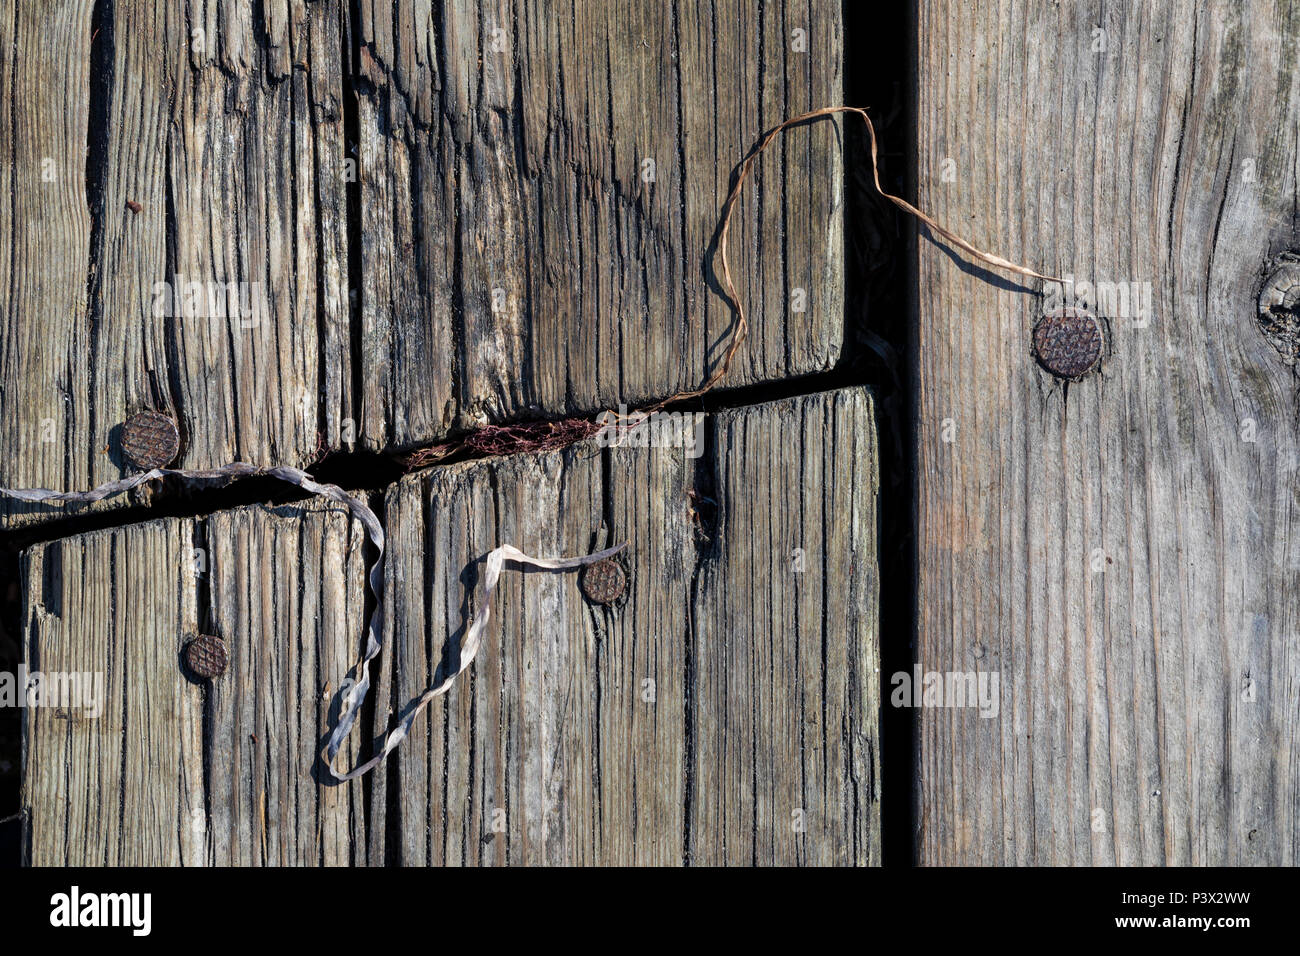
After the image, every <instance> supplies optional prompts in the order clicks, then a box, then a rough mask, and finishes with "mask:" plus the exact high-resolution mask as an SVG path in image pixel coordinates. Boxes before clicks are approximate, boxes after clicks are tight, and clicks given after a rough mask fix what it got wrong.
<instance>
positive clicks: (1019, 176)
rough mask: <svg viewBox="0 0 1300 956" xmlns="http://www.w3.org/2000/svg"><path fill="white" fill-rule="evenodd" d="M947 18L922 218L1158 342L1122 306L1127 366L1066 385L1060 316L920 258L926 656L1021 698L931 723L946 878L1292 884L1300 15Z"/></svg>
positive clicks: (934, 38) (924, 100) (1297, 730)
mask: <svg viewBox="0 0 1300 956" xmlns="http://www.w3.org/2000/svg"><path fill="white" fill-rule="evenodd" d="M918 18H919V19H918V31H917V32H918V36H919V38H920V41H919V60H918V65H917V76H918V79H919V89H918V93H919V96H918V121H919V128H918V137H917V143H918V155H917V162H918V167H917V169H918V182H919V188H918V195H919V201H920V205H921V206H922V207H923V208H925V209H926V210H928V211H930V212H932V213H933V214H934V215H935V216H936V218H938V219H939V220H940V221H942V222H945V223H950V224H958V223H968V224H969V225H967V226H965V227H963V230H962V231H963V232H966V233H968V234H969V237H970V238H971V239H972V240H973V241H975V242H976V243H977V244H978V245H980V246H982V247H983V248H988V249H995V250H997V251H999V252H1001V253H1003V254H1005V255H1007V256H1008V257H1010V258H1012V259H1015V260H1018V261H1021V262H1024V263H1026V264H1028V265H1030V266H1032V267H1034V268H1037V269H1040V270H1043V271H1046V272H1050V273H1053V274H1057V275H1065V274H1070V275H1073V276H1074V277H1076V279H1086V280H1088V281H1089V282H1093V283H1096V282H1125V283H1127V282H1138V283H1150V289H1151V298H1150V300H1149V305H1150V314H1149V318H1148V320H1147V321H1145V322H1144V321H1143V318H1142V316H1140V315H1137V316H1135V315H1132V314H1131V313H1134V312H1137V311H1138V310H1135V309H1132V308H1131V307H1130V309H1129V310H1128V312H1129V313H1130V314H1129V315H1125V314H1124V312H1125V310H1124V309H1123V307H1122V305H1119V304H1117V303H1113V302H1111V303H1099V304H1097V305H1096V306H1095V308H1096V311H1097V312H1098V313H1099V314H1100V315H1102V316H1103V317H1105V318H1106V319H1107V322H1108V327H1109V338H1110V342H1109V354H1108V355H1107V357H1106V358H1105V360H1104V362H1103V365H1102V367H1101V370H1100V372H1098V373H1096V374H1094V375H1092V376H1090V377H1088V378H1086V379H1085V380H1083V381H1082V382H1078V383H1075V384H1071V385H1069V386H1066V385H1064V384H1062V383H1061V382H1059V381H1057V380H1055V379H1053V378H1052V377H1051V376H1049V375H1048V374H1047V373H1046V372H1044V371H1042V370H1041V369H1039V368H1038V366H1037V365H1036V364H1035V362H1034V360H1033V359H1032V357H1031V355H1030V353H1029V342H1030V330H1031V328H1032V325H1033V322H1034V321H1035V318H1036V316H1037V314H1038V309H1039V307H1040V302H1039V300H1038V299H1037V298H1036V297H1035V295H1033V294H1031V293H1030V292H1027V291H1024V290H1021V289H1018V288H1015V287H1014V284H1013V283H1007V282H1005V281H1002V280H1000V279H996V280H995V279H991V278H990V277H987V276H981V275H976V274H973V273H972V271H971V270H969V269H963V268H960V267H959V266H958V264H956V263H955V262H954V260H953V258H952V257H950V256H949V255H948V254H946V253H945V252H944V251H943V250H941V249H939V248H936V247H935V246H934V245H932V244H930V243H928V242H922V245H921V251H920V331H919V341H918V352H917V354H918V356H919V375H920V380H919V389H920V393H919V409H918V411H919V418H920V421H919V429H918V463H919V479H918V482H919V502H918V508H919V535H920V537H919V593H918V601H917V604H918V615H919V625H918V626H919V647H918V655H919V659H920V663H921V666H922V667H923V668H925V669H927V670H935V671H951V670H960V671H968V670H974V669H980V670H993V671H997V672H1000V675H1001V683H1002V694H1001V712H1000V715H999V717H998V719H995V720H988V719H981V718H980V717H979V716H978V715H977V713H976V712H975V711H974V710H969V709H967V710H955V709H924V710H922V711H921V714H920V738H919V741H920V744H919V745H920V765H919V767H920V769H919V776H920V795H919V803H920V807H919V810H920V813H919V832H918V834H917V839H918V852H919V859H920V860H921V862H923V863H928V864H957V863H960V864H998V863H1015V864H1120V865H1138V864H1141V865H1160V864H1180V865H1182V864H1196V865H1201V864H1230V865H1236V864H1271V865H1294V864H1295V863H1296V862H1297V858H1298V856H1300V854H1298V853H1297V848H1298V846H1300V828H1298V827H1297V822H1296V813H1295V805H1296V794H1297V792H1300V753H1298V752H1297V748H1298V747H1300V744H1298V743H1297V741H1300V726H1298V724H1300V713H1298V712H1297V709H1296V706H1295V687H1296V683H1297V680H1300V655H1297V654H1296V652H1295V650H1294V647H1295V632H1296V626H1297V618H1298V617H1300V614H1298V611H1300V605H1298V603H1297V601H1298V600H1300V598H1298V595H1300V590H1298V589H1297V587H1296V583H1297V582H1296V570H1295V569H1296V567H1297V564H1298V563H1300V550H1298V549H1300V544H1298V543H1297V538H1296V536H1295V535H1294V533H1293V531H1294V523H1295V521H1296V516H1297V512H1298V509H1300V499H1298V498H1297V494H1296V489H1297V487H1300V482H1298V481H1297V478H1298V477H1300V476H1298V475H1297V464H1296V463H1297V462H1298V461H1300V455H1298V452H1300V448H1298V447H1297V434H1296V427H1295V422H1296V407H1297V405H1296V380H1295V376H1294V374H1293V372H1292V370H1291V369H1290V368H1289V367H1287V366H1286V365H1284V364H1283V363H1282V362H1281V360H1280V358H1279V356H1278V354H1277V353H1276V352H1275V351H1274V350H1273V349H1272V348H1271V347H1270V345H1269V344H1268V343H1267V341H1266V340H1265V339H1264V337H1263V336H1262V335H1261V333H1260V331H1259V329H1258V327H1257V324H1256V322H1255V318H1254V316H1255V295H1256V293H1257V291H1258V289H1259V284H1260V280H1261V277H1262V270H1263V268H1264V264H1265V263H1266V261H1267V260H1269V259H1270V258H1271V257H1272V256H1274V255H1276V254H1277V253H1278V252H1281V251H1283V250H1284V249H1286V248H1288V247H1290V246H1292V245H1293V244H1294V242H1295V236H1296V231H1297V225H1298V223H1297V221H1296V218H1295V216H1296V212H1295V210H1296V180H1297V165H1296V158H1295V157H1296V156H1297V142H1296V139H1297V126H1296V123H1295V122H1294V120H1295V117H1296V115H1297V109H1298V108H1300V71H1297V70H1296V68H1295V67H1296V63H1295V56H1296V48H1297V45H1296V41H1297V39H1298V38H1300V10H1298V9H1297V8H1296V6H1295V5H1294V4H1290V3H1270V2H1262V3H1257V4H1249V5H1239V4H1227V3H1211V4H1194V5H1190V6H1189V5H1187V4H1181V3H1174V2H1171V0H1140V2H1135V3H1130V4H1126V5H1118V6H1117V5H1106V6H1105V7H1104V8H1103V7H1100V6H1097V7H1092V6H1088V5H1083V6H1075V5H1061V4H1054V3H1046V2H1041V0H1016V2H1012V3H1007V4H1001V5H998V6H996V7H979V8H976V7H973V6H970V5H967V4H961V3H955V2H950V0H923V2H922V3H921V4H920V6H919V14H918ZM1098 31H1102V32H1101V33H1099V32H1098ZM1099 41H1104V45H1105V48H1104V49H1098V48H1097V47H1098V45H1099ZM1027 131H1028V135H1026V133H1027ZM948 158H952V159H953V160H954V161H955V162H954V166H953V167H952V168H954V169H955V171H956V174H957V176H956V181H955V183H945V182H943V180H942V172H943V163H944V161H945V159H948ZM946 438H947V439H951V440H945V439H946ZM1252 439H1253V440H1252Z"/></svg>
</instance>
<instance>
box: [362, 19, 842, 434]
mask: <svg viewBox="0 0 1300 956" xmlns="http://www.w3.org/2000/svg"><path fill="white" fill-rule="evenodd" d="M360 14H361V15H360V24H359V25H358V39H359V43H360V48H359V61H360V62H359V80H358V90H359V94H360V95H359V98H358V114H359V118H358V123H359V130H360V133H359V135H360V141H361V146H360V153H361V163H360V166H361V210H362V220H363V227H362V247H361V259H362V268H361V276H362V282H361V285H362V289H361V310H362V317H361V323H362V350H361V351H362V354H361V357H360V361H361V363H362V378H363V381H364V394H363V398H362V402H363V415H362V432H361V440H362V442H363V444H364V445H365V446H366V447H369V448H381V447H386V446H398V447H405V446H409V445H412V444H418V443H420V442H427V441H429V440H432V439H436V438H440V437H442V436H443V435H445V434H446V433H447V432H448V430H449V429H453V428H469V427H475V426H478V425H482V424H484V423H487V422H489V421H493V422H495V421H501V420H506V419H514V418H519V417H521V416H532V415H536V414H541V413H545V414H552V415H555V414H562V413H563V414H573V413H588V412H595V411H599V410H600V409H603V408H607V407H613V406H615V405H617V404H618V403H619V402H627V403H628V404H629V405H633V404H636V403H638V402H648V401H650V400H654V399H658V398H662V397H665V396H667V395H669V394H672V393H673V392H676V391H679V390H682V389H685V388H693V387H695V386H697V385H698V384H699V383H700V382H701V381H703V379H704V377H705V373H706V370H707V369H708V368H711V367H712V363H713V362H714V361H716V360H717V358H718V357H719V355H720V353H721V351H722V349H723V347H724V346H725V341H724V339H725V336H726V333H727V331H728V330H729V328H730V325H731V322H732V316H731V313H730V310H729V309H728V308H727V307H726V305H725V303H724V302H723V301H722V300H721V299H720V298H719V297H717V296H716V295H714V294H713V293H712V292H710V291H709V283H710V282H712V278H711V277H712V272H711V271H709V270H708V269H706V264H707V263H708V262H709V261H711V257H709V256H707V255H706V252H707V251H708V250H709V249H710V244H711V242H712V240H713V236H714V231H715V229H716V228H717V225H718V218H719V215H720V213H721V206H722V202H723V200H724V198H725V196H726V194H727V190H728V188H729V183H730V177H731V173H732V170H733V169H734V168H735V167H736V165H737V164H738V163H739V161H740V160H741V159H742V158H743V157H744V155H745V154H746V152H747V151H748V150H749V149H750V148H751V146H752V145H753V144H754V142H755V141H756V140H757V139H758V137H759V135H760V134H761V133H762V132H763V131H764V130H766V129H767V128H769V127H771V126H774V125H776V124H777V123H778V122H779V121H781V120H782V119H784V118H786V117H787V116H789V115H793V114H795V113H798V112H802V111H804V110H807V109H811V108H814V107H817V106H823V105H826V104H829V103H834V102H838V100H839V97H840V87H841V58H842V54H841V23H840V11H839V4H837V3H829V2H822V0H816V2H813V3H810V4H804V3H798V2H785V0H778V2H768V0H715V2H709V3H699V4H695V3H675V2H668V0H656V2H654V3H650V4H643V3H633V2H623V0H620V2H617V3H609V4H581V3H578V4H572V5H570V6H569V7H567V8H564V9H555V8H553V6H552V5H551V4H546V3H539V2H536V0H517V2H506V0H492V2H487V3H470V2H468V0H454V2H448V3H444V4H440V5H430V4H428V3H419V2H400V3H396V4H394V3H387V2H375V0H362V2H361V3H360ZM796 30H799V31H803V35H804V39H803V41H802V42H804V43H805V44H806V49H804V50H799V51H796V50H795V49H793V47H794V46H795V45H796V39H795V31H796ZM647 161H649V162H652V163H653V182H648V181H647V178H646V173H647V172H648V170H649V167H648V166H647V165H646V164H647ZM841 178H842V173H841V151H840V142H839V128H838V125H837V123H835V122H830V121H828V122H825V123H819V124H816V125H814V126H812V127H810V128H803V129H797V130H793V131H791V132H790V133H789V134H788V136H787V137H786V139H785V141H784V142H783V143H782V144H781V145H780V147H779V148H774V149H773V150H772V151H771V152H770V154H769V155H768V156H766V157H765V158H764V160H763V162H762V163H761V165H760V166H759V169H758V173H757V175H756V178H755V181H754V182H753V183H752V184H751V185H752V187H753V188H752V189H750V190H749V191H748V192H747V194H746V196H745V198H744V201H743V202H742V203H741V204H740V205H739V207H738V208H737V211H736V215H735V218H734V221H733V229H732V243H731V255H732V264H733V272H734V274H735V276H736V279H737V286H738V288H739V291H740V294H741V296H742V298H743V299H744V301H745V303H746V305H747V308H748V309H749V310H750V311H749V316H750V321H751V325H752V331H751V339H750V342H749V345H748V347H747V349H746V351H745V352H744V353H743V354H742V356H741V357H740V360H739V361H737V363H736V365H735V367H734V368H733V374H732V375H731V377H730V378H729V379H728V382H727V384H729V385H741V384H748V383H753V382H757V381H766V380H772V379H778V378H783V377H787V376H790V375H796V374H801V373H806V372H812V371H816V370H821V369H825V368H828V367H829V366H831V365H832V364H833V363H834V361H835V359H836V358H837V356H838V354H839V348H840V341H841V338H842V331H843V319H842V313H843V275H842V251H841V245H842V226H841V219H842V216H841V206H842V202H841V190H842V183H841ZM795 289H802V290H804V292H805V293H806V311H802V312H796V311H792V310H793V308H795V305H794V303H793V300H792V297H793V296H794V292H795Z"/></svg>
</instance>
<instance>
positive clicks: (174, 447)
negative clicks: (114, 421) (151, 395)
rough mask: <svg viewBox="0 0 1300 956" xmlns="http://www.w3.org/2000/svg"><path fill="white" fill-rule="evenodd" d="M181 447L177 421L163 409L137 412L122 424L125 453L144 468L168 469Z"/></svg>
mask: <svg viewBox="0 0 1300 956" xmlns="http://www.w3.org/2000/svg"><path fill="white" fill-rule="evenodd" d="M180 450H181V433H180V431H179V430H178V429H177V428H176V422H175V421H174V420H173V419H171V418H169V417H168V416H166V415H164V414H162V413H161V412H137V413H136V414H134V415H132V416H131V417H130V418H128V419H127V420H126V423H125V424H124V425H123V426H122V453H123V454H124V455H125V456H126V458H127V460H128V461H129V462H130V463H131V464H133V465H135V466H136V467H137V468H139V469H141V470H142V471H150V470H151V469H154V468H165V467H166V466H167V465H170V464H171V463H172V462H173V461H175V460H176V455H177V454H178V453H179V452H180Z"/></svg>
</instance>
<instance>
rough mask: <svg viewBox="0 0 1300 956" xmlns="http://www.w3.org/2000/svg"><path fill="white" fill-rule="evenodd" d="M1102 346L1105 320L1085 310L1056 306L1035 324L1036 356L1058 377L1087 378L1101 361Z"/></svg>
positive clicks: (1068, 378) (1044, 366) (1074, 379)
mask: <svg viewBox="0 0 1300 956" xmlns="http://www.w3.org/2000/svg"><path fill="white" fill-rule="evenodd" d="M1101 347H1102V333H1101V323H1100V322H1099V321H1097V318H1096V316H1093V315H1090V314H1089V313H1087V312H1085V311H1083V310H1082V309H1075V308H1065V309H1054V310H1053V311H1051V312H1048V313H1047V314H1046V315H1044V316H1043V317H1042V318H1041V319H1039V320H1038V324H1037V325H1035V326H1034V355H1035V356H1036V357H1037V358H1038V364H1039V365H1041V366H1043V368H1045V369H1047V371H1049V372H1051V373H1052V374H1053V375H1055V376H1056V377H1057V378H1063V379H1066V380H1068V381H1076V380H1078V379H1081V378H1083V376H1085V375H1087V374H1088V373H1089V372H1091V371H1092V370H1093V369H1094V368H1096V367H1097V363H1099V362H1100V361H1101Z"/></svg>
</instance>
